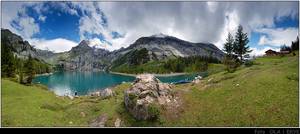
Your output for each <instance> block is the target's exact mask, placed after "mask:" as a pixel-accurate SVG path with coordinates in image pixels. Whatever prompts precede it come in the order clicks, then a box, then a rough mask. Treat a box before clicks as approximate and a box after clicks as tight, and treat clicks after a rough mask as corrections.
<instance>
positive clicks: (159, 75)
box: [109, 71, 188, 77]
mask: <svg viewBox="0 0 300 134" xmlns="http://www.w3.org/2000/svg"><path fill="white" fill-rule="evenodd" d="M109 73H111V74H118V75H124V76H133V77H136V76H137V75H138V74H128V73H119V72H111V71H110V72H109ZM150 74H153V73H150ZM186 74H188V73H170V74H153V75H154V76H156V77H170V76H180V75H186Z"/></svg>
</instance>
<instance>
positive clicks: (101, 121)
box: [89, 114, 108, 127]
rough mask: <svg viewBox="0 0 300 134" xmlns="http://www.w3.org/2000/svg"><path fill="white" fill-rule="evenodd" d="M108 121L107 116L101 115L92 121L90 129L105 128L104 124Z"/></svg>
mask: <svg viewBox="0 0 300 134" xmlns="http://www.w3.org/2000/svg"><path fill="white" fill-rule="evenodd" d="M107 119H108V116H107V114H102V115H100V116H99V117H98V118H96V119H94V120H92V122H91V123H90V125H89V126H90V127H105V123H106V121H107Z"/></svg>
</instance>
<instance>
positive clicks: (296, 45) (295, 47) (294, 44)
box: [291, 36, 299, 51]
mask: <svg viewBox="0 0 300 134" xmlns="http://www.w3.org/2000/svg"><path fill="white" fill-rule="evenodd" d="M291 48H292V51H295V50H299V37H298V36H297V39H296V41H295V42H294V41H292V46H291Z"/></svg>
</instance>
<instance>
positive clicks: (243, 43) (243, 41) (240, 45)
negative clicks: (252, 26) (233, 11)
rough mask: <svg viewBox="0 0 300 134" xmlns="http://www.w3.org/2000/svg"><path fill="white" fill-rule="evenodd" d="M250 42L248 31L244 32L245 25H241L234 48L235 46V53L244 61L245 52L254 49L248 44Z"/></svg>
mask: <svg viewBox="0 0 300 134" xmlns="http://www.w3.org/2000/svg"><path fill="white" fill-rule="evenodd" d="M248 43H249V39H248V36H247V33H244V32H243V27H242V26H241V25H239V27H238V30H237V32H236V35H235V41H234V47H233V48H234V53H235V54H236V55H237V56H238V57H239V58H240V60H241V61H243V56H244V55H245V54H247V53H250V52H251V51H252V50H250V48H249V46H248V45H247V44H248Z"/></svg>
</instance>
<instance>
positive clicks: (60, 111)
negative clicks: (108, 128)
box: [2, 79, 129, 126]
mask: <svg viewBox="0 0 300 134" xmlns="http://www.w3.org/2000/svg"><path fill="white" fill-rule="evenodd" d="M127 87H129V84H122V85H119V86H117V87H116V93H117V96H116V97H114V98H111V99H106V100H101V101H99V100H98V99H96V98H91V97H80V98H77V99H74V100H70V99H69V98H66V97H56V96H55V95H54V94H53V93H52V92H50V91H47V90H43V89H41V88H40V87H37V86H23V85H20V84H18V83H15V82H12V81H9V80H4V79H2V125H3V126H87V125H88V123H89V121H91V120H92V119H94V118H96V117H97V116H99V115H100V114H102V113H107V114H108V116H109V122H111V125H112V122H113V121H112V120H115V119H116V118H117V115H116V111H117V110H116V109H117V108H118V106H121V100H123V98H122V97H123V91H122V90H123V89H124V88H127ZM81 112H84V113H85V114H86V116H85V117H82V116H81V114H80V113H81ZM112 117H114V118H112Z"/></svg>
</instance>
